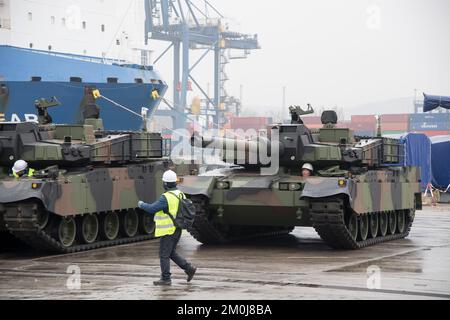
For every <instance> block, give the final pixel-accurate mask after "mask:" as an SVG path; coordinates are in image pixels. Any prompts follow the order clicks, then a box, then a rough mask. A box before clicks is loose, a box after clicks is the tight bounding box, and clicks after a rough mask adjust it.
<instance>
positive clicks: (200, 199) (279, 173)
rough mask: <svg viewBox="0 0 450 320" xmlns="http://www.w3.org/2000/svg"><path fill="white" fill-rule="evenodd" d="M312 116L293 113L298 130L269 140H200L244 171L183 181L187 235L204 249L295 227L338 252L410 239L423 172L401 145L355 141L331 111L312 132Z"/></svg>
mask: <svg viewBox="0 0 450 320" xmlns="http://www.w3.org/2000/svg"><path fill="white" fill-rule="evenodd" d="M312 112H313V110H312V108H310V110H308V111H307V112H304V111H303V110H302V109H301V108H299V107H295V108H291V115H292V124H290V125H277V126H274V127H272V128H270V129H271V130H269V132H272V134H271V135H269V137H268V138H267V139H266V138H261V139H258V140H257V141H256V140H255V141H245V140H242V139H221V138H209V139H208V138H200V137H196V136H194V137H193V139H192V144H193V145H196V146H197V147H201V148H205V149H217V150H220V151H221V152H222V156H223V159H224V161H227V162H229V163H234V164H235V165H238V166H239V167H237V168H235V169H231V170H227V171H226V172H222V173H218V172H217V171H216V172H215V173H212V174H207V175H204V176H198V177H186V178H185V179H184V183H183V185H182V186H181V189H182V191H184V192H185V193H186V194H188V195H189V196H190V197H191V198H192V199H193V201H194V202H195V203H196V204H197V208H198V215H197V218H196V220H195V223H194V225H193V227H192V228H191V229H190V230H189V231H190V232H191V234H192V235H193V236H194V237H195V238H196V239H197V240H198V241H200V242H202V243H204V244H220V243H227V242H230V241H235V240H241V239H247V238H254V237H259V236H273V235H280V234H287V233H290V232H291V231H292V230H293V229H294V228H295V227H297V226H307V227H314V228H315V229H316V231H317V232H318V234H319V235H320V236H321V237H322V239H323V240H324V241H325V242H326V243H327V244H328V245H329V246H331V247H333V248H336V249H359V248H363V247H366V246H370V245H374V244H378V243H381V242H386V241H390V240H395V239H401V238H405V237H407V236H408V234H409V232H410V229H411V226H412V224H413V221H414V217H415V211H416V209H421V191H420V170H419V168H416V167H405V166H401V165H400V164H401V163H402V157H403V154H404V151H403V146H402V145H401V144H400V142H399V141H398V140H394V139H386V138H382V137H373V138H370V137H355V136H354V135H353V132H352V131H351V130H350V129H347V128H337V127H336V123H337V120H338V119H337V115H336V113H335V112H333V111H329V112H325V113H324V114H323V116H322V122H323V124H324V127H323V128H322V129H320V130H315V131H312V130H309V129H308V128H307V127H306V126H305V125H304V124H303V121H302V120H301V116H302V115H304V114H308V113H312ZM274 133H276V135H275V134H274ZM264 155H267V157H264ZM265 158H267V159H265ZM267 160H269V161H267ZM305 164H312V165H313V166H314V169H315V172H314V175H313V176H312V177H302V175H301V168H302V166H303V165H305Z"/></svg>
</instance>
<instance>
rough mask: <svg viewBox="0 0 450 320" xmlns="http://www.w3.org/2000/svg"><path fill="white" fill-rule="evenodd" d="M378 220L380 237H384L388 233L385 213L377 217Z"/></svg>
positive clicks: (387, 221)
mask: <svg viewBox="0 0 450 320" xmlns="http://www.w3.org/2000/svg"><path fill="white" fill-rule="evenodd" d="M379 220H380V236H382V237H385V236H386V235H387V233H388V227H389V219H388V214H387V213H386V212H381V213H380V216H379Z"/></svg>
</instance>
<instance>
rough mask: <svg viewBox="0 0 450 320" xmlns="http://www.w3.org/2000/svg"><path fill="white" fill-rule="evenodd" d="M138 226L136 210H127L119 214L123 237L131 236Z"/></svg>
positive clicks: (134, 233) (135, 232) (134, 234)
mask: <svg viewBox="0 0 450 320" xmlns="http://www.w3.org/2000/svg"><path fill="white" fill-rule="evenodd" d="M138 228H139V216H138V214H137V212H136V211H134V210H128V211H126V212H124V213H122V214H121V219H120V229H121V234H122V235H123V236H124V237H128V238H133V237H134V236H136V234H137V232H138Z"/></svg>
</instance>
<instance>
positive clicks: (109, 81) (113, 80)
mask: <svg viewBox="0 0 450 320" xmlns="http://www.w3.org/2000/svg"><path fill="white" fill-rule="evenodd" d="M106 80H107V81H108V83H118V82H119V79H118V78H107V79H106Z"/></svg>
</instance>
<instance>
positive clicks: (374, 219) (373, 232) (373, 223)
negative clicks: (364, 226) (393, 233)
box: [370, 213, 380, 238]
mask: <svg viewBox="0 0 450 320" xmlns="http://www.w3.org/2000/svg"><path fill="white" fill-rule="evenodd" d="M379 225H380V222H379V217H378V213H373V214H371V215H370V236H371V238H376V237H377V236H378V228H379Z"/></svg>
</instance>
